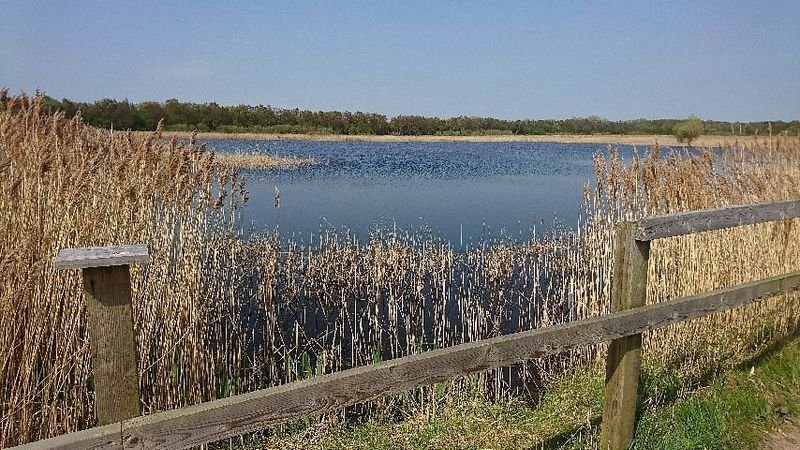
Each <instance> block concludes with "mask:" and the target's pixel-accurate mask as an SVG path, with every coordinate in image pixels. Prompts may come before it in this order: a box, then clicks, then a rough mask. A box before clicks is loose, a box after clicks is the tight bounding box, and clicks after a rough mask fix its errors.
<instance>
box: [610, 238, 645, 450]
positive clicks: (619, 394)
mask: <svg viewBox="0 0 800 450" xmlns="http://www.w3.org/2000/svg"><path fill="white" fill-rule="evenodd" d="M635 227H636V224H634V223H622V224H620V225H619V226H618V227H617V233H616V237H615V243H616V249H615V255H614V275H613V278H612V280H611V309H612V311H613V312H618V311H625V310H628V309H633V308H639V307H642V306H644V305H645V298H646V294H647V262H648V259H649V257H650V242H649V241H641V242H637V241H635V240H634V238H633V232H634V229H635ZM641 366H642V335H641V334H634V335H631V336H625V337H622V338H619V339H615V340H613V341H611V343H610V344H609V346H608V355H607V357H606V386H605V397H604V403H603V424H602V429H601V433H600V447H601V448H603V449H612V450H622V449H625V448H628V444H629V443H630V441H631V440H632V439H633V431H634V426H635V423H636V422H635V419H636V400H637V397H638V390H639V370H640V368H641Z"/></svg>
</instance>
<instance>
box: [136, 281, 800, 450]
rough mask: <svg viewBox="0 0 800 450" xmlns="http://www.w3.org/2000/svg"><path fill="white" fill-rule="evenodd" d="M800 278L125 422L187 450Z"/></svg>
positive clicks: (711, 308)
mask: <svg viewBox="0 0 800 450" xmlns="http://www.w3.org/2000/svg"><path fill="white" fill-rule="evenodd" d="M799 286H800V272H793V273H791V274H786V275H781V276H777V277H773V278H769V279H766V280H762V281H759V282H754V283H748V284H744V285H741V286H738V287H735V288H729V289H723V290H719V291H715V292H712V293H706V294H701V295H697V296H693V297H687V298H681V299H677V300H672V301H668V302H665V303H660V304H656V305H648V306H644V307H641V308H636V309H632V310H627V311H621V312H617V313H613V314H609V315H605V316H598V317H593V318H590V319H587V320H582V321H579V322H572V323H568V324H563V325H557V326H554V327H548V328H543V329H537V330H531V331H526V332H521V333H516V334H511V335H506V336H500V337H497V338H492V339H486V340H482V341H477V342H470V343H466V344H461V345H457V346H453V347H449V348H446V349H441V350H433V351H430V352H425V353H422V354H419V355H414V356H408V357H405V358H400V359H395V360H391V361H387V362H383V363H380V364H377V365H372V366H366V367H359V368H355V369H350V370H345V371H342V372H337V373H333V374H330V375H324V376H320V377H316V378H312V379H309V380H304V381H300V382H296V383H291V384H285V385H281V386H276V387H273V388H269V389H264V390H260V391H254V392H251V393H247V394H242V395H238V396H235V397H229V398H225V399H220V400H215V401H212V402H207V403H201V404H198V405H194V406H190V407H187V408H182V409H177V410H173V411H165V412H161V413H156V414H152V415H149V416H144V417H137V418H134V419H130V420H126V421H123V423H122V435H123V442H124V443H125V448H126V449H128V448H130V449H155V448H160V449H181V448H188V447H191V446H196V445H200V444H204V443H208V442H213V441H217V440H220V439H225V438H228V437H232V436H236V435H239V434H242V433H246V432H249V431H254V430H258V429H262V428H265V427H267V426H270V425H274V424H277V423H280V422H283V421H286V420H289V419H293V418H297V417H302V416H306V415H314V414H320V413H323V412H327V411H331V410H336V409H338V408H341V407H343V406H346V405H351V404H354V403H358V402H361V401H364V400H369V399H372V398H376V397H380V396H382V395H386V394H391V393H395V392H400V391H403V390H407V389H412V388H415V387H419V386H427V385H431V384H434V383H437V382H441V381H446V380H450V379H453V378H456V377H458V376H461V375H466V374H469V373H473V372H478V371H482V370H486V369H489V368H491V367H497V366H507V365H511V364H514V363H516V362H520V361H523V360H526V359H531V358H537V357H542V356H545V355H548V354H552V353H557V352H560V351H563V350H566V349H569V348H572V347H576V346H580V345H587V344H592V343H596V342H601V341H608V340H612V339H617V338H620V337H623V336H630V335H635V334H641V333H642V332H643V331H646V330H651V329H654V328H659V327H663V326H666V325H670V324H674V323H677V322H681V321H684V320H689V319H693V318H697V317H702V316H706V315H708V314H711V313H714V312H718V311H724V310H727V309H730V308H734V307H738V306H742V305H744V304H747V303H750V302H752V301H754V300H756V299H759V298H765V297H769V296H773V295H776V294H779V293H782V292H787V291H789V290H793V289H797V288H798V287H799Z"/></svg>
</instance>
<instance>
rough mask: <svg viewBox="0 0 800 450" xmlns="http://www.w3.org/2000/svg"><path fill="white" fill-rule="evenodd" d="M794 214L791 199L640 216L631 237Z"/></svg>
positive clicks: (798, 204) (797, 209) (799, 212)
mask: <svg viewBox="0 0 800 450" xmlns="http://www.w3.org/2000/svg"><path fill="white" fill-rule="evenodd" d="M797 217H800V201H794V200H791V201H785V202H776V203H762V204H755V205H741V206H729V207H725V208H715V209H704V210H700V211H689V212H683V213H676V214H665V215H661V216H652V217H647V218H644V219H642V220H640V221H639V226H638V227H637V229H636V233H635V234H634V237H635V238H636V240H639V241H652V240H655V239H661V238H665V237H671V236H681V235H684V234H692V233H699V232H701V231H712V230H721V229H724V228H731V227H737V226H740V225H752V224H756V223H763V222H771V221H774V220H784V219H794V218H797Z"/></svg>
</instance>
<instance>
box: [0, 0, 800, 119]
mask: <svg viewBox="0 0 800 450" xmlns="http://www.w3.org/2000/svg"><path fill="white" fill-rule="evenodd" d="M0 9H1V10H2V11H3V16H4V17H3V20H2V23H1V24H0V86H5V87H7V88H9V89H10V90H11V91H12V92H19V91H20V90H26V91H29V92H30V91H33V90H35V89H37V88H40V89H42V90H44V91H45V92H46V93H47V94H49V95H51V96H53V97H56V98H62V97H67V98H70V99H74V100H86V101H89V100H96V99H99V98H103V97H111V98H116V99H123V98H128V99H129V100H131V101H136V102H138V101H143V100H160V101H163V100H166V99H168V98H178V99H180V100H184V101H194V102H209V101H216V102H218V103H220V104H225V105H230V104H239V103H248V104H269V105H273V106H278V107H292V108H294V107H298V108H301V109H306V108H307V109H314V110H329V109H335V110H350V111H356V110H360V111H370V112H378V113H382V114H386V115H388V116H393V115H397V114H424V115H435V116H440V117H449V116H455V115H475V116H493V117H500V118H507V119H514V118H565V117H572V116H588V115H599V116H602V117H605V118H608V119H612V120H618V119H633V118H639V117H646V118H661V117H685V116H687V115H689V114H698V115H700V116H701V117H704V118H713V119H721V120H743V121H750V120H778V119H782V120H792V119H798V118H800V47H799V46H798V42H800V1H797V0H794V1H775V2H771V1H763V2H740V1H732V2H702V1H697V2H692V1H678V2H645V1H609V2H597V3H592V2H544V1H541V2H538V1H530V2H506V1H492V2H489V1H487V2H447V1H439V2H434V1H420V2H417V1H399V2H389V1H387V2H338V3H334V2H256V1H226V2H202V1H190V2H177V1H176V2H171V1H161V2H144V1H136V2H133V1H117V2H108V1H106V2H91V1H74V2H73V1H69V2H55V1H52V2H39V1H10V0H0Z"/></svg>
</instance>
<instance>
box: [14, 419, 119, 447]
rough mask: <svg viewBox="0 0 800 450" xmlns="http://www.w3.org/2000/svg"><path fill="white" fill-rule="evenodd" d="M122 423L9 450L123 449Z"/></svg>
mask: <svg viewBox="0 0 800 450" xmlns="http://www.w3.org/2000/svg"><path fill="white" fill-rule="evenodd" d="M122 448H123V447H122V424H121V423H114V424H110V425H104V426H100V427H94V428H89V429H88V430H83V431H76V432H74V433H68V434H63V435H61V436H56V437H53V438H50V439H43V440H41V441H36V442H31V443H29V444H23V445H20V446H18V447H11V448H10V449H8V450H12V449H13V450H44V449H59V450H122Z"/></svg>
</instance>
